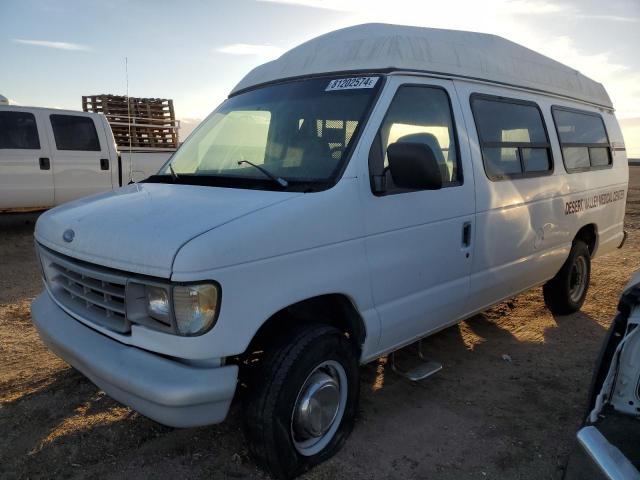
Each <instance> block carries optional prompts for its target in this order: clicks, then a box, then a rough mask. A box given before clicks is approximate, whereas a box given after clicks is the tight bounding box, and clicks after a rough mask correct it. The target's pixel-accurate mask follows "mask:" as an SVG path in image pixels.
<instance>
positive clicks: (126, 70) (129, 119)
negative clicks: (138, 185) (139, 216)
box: [124, 57, 133, 183]
mask: <svg viewBox="0 0 640 480" xmlns="http://www.w3.org/2000/svg"><path fill="white" fill-rule="evenodd" d="M124 75H125V78H126V82H127V95H126V97H127V125H128V130H129V132H128V133H129V183H133V161H132V160H131V101H130V99H129V57H124Z"/></svg>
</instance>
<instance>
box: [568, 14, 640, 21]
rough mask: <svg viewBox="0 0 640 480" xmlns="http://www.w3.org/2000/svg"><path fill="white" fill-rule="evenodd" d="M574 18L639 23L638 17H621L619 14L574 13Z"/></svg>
mask: <svg viewBox="0 0 640 480" xmlns="http://www.w3.org/2000/svg"><path fill="white" fill-rule="evenodd" d="M575 17H576V18H584V19H586V20H600V21H605V22H623V23H639V22H640V18H637V17H622V16H620V15H586V14H584V15H582V14H578V15H575Z"/></svg>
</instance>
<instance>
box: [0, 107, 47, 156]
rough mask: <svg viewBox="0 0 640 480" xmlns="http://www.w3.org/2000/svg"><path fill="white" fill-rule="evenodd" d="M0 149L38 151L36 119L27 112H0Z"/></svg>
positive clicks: (38, 141)
mask: <svg viewBox="0 0 640 480" xmlns="http://www.w3.org/2000/svg"><path fill="white" fill-rule="evenodd" d="M0 148H2V149H5V148H6V149H9V148H15V149H20V150H40V139H39V138H38V127H37V126H36V117H34V116H33V113H28V112H0Z"/></svg>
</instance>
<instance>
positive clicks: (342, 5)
mask: <svg viewBox="0 0 640 480" xmlns="http://www.w3.org/2000/svg"><path fill="white" fill-rule="evenodd" d="M258 1H259V2H268V3H282V4H285V5H295V6H298V7H310V8H320V9H322V10H335V11H338V12H356V11H358V8H359V7H361V6H362V5H363V4H364V3H365V2H364V1H358V0H351V1H348V0H343V1H340V0H258Z"/></svg>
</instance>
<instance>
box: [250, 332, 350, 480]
mask: <svg viewBox="0 0 640 480" xmlns="http://www.w3.org/2000/svg"><path fill="white" fill-rule="evenodd" d="M358 375H359V372H358V360H357V357H356V352H355V349H354V347H353V345H352V344H351V342H350V341H349V339H348V338H347V337H346V336H345V335H344V334H343V333H342V332H340V331H339V330H337V329H336V328H333V327H330V326H325V325H311V326H306V327H303V328H301V329H299V330H297V331H294V332H292V334H291V335H289V336H288V338H287V339H286V340H283V341H281V342H280V343H279V345H274V346H273V348H272V349H270V351H268V352H267V353H266V355H265V358H264V359H263V361H262V365H261V366H260V367H259V368H258V369H257V371H256V372H255V374H254V375H252V380H251V384H250V385H249V390H248V392H247V393H248V395H247V397H246V401H245V402H246V403H245V418H244V432H245V437H246V439H247V441H248V445H249V451H250V452H251V454H252V456H253V457H254V459H255V460H256V463H258V465H259V466H260V467H262V468H263V469H265V470H267V471H268V472H269V473H270V474H271V475H273V476H274V477H277V478H292V477H295V476H297V475H299V474H300V473H302V472H304V471H306V470H308V469H309V468H311V467H312V466H314V465H316V464H318V463H320V462H323V461H324V460H327V459H328V458H330V457H331V456H333V455H334V454H335V453H336V452H337V451H338V450H339V449H340V448H341V447H342V445H343V443H344V441H345V440H346V438H347V436H348V435H349V433H350V432H351V430H352V428H353V423H354V418H355V414H356V408H357V403H358V395H359V378H358ZM320 390H322V393H318V392H320ZM310 392H311V393H310ZM314 392H315V393H314ZM305 405H306V408H305ZM319 406H322V409H318V407H319Z"/></svg>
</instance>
